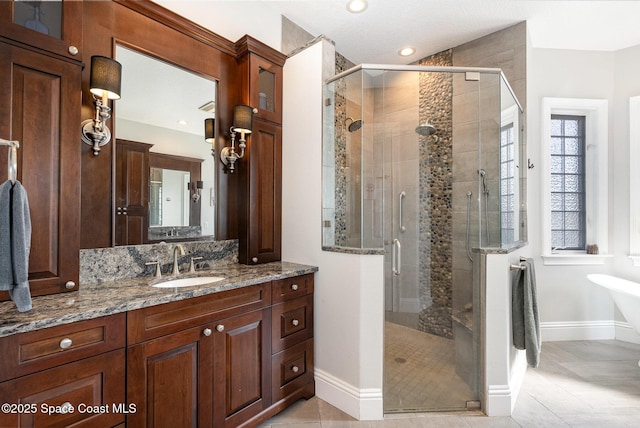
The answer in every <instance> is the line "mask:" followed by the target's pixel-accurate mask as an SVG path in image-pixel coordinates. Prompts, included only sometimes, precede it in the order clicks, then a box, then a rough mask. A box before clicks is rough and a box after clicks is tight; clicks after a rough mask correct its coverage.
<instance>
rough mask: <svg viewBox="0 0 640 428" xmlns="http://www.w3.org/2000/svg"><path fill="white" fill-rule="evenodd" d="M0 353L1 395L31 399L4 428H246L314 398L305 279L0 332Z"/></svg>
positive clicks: (5, 399)
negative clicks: (6, 333)
mask: <svg viewBox="0 0 640 428" xmlns="http://www.w3.org/2000/svg"><path fill="white" fill-rule="evenodd" d="M272 296H273V299H272ZM125 346H126V349H125ZM0 358H1V359H2V362H3V363H2V365H0V402H2V403H16V404H17V403H22V404H25V405H34V406H36V407H29V408H26V409H27V410H28V411H21V412H17V411H16V412H15V413H7V412H3V413H1V414H0V426H3V427H4V426H25V427H52V426H70V425H73V426H82V427H85V426H86V427H94V426H105V427H109V426H116V425H118V424H120V423H123V422H126V426H129V427H145V426H146V427H153V428H160V427H171V428H173V427H188V426H197V427H200V428H206V427H210V428H224V427H234V428H235V427H249V426H250V427H254V426H257V425H258V424H259V423H260V422H262V421H264V420H266V419H268V418H269V417H271V416H273V415H275V414H277V413H278V412H280V411H282V410H283V409H284V408H286V407H287V406H289V405H290V404H292V403H293V402H295V401H297V400H299V399H301V398H310V397H312V396H313V395H314V393H315V386H314V378H313V274H312V273H311V274H306V275H302V276H298V277H292V278H287V279H282V280H277V281H273V282H265V283H261V284H257V285H251V286H246V287H240V288H236V289H232V290H227V291H221V292H218V293H214V294H210V295H205V296H200V297H194V298H190V299H186V300H181V301H176V302H171V303H165V304H162V305H156V306H150V307H146V308H143V309H137V310H134V311H130V312H127V313H119V314H114V315H109V316H105V317H101V318H95V319H90V320H85V321H79V322H75V323H70V324H65V325H60V326H56V327H50V328H46V329H42V330H36V331H32V332H28V333H22V334H16V335H12V336H6V337H2V338H0ZM125 393H126V394H125ZM42 406H45V407H46V406H54V409H53V411H54V413H53V414H52V415H45V414H43V412H42V409H43V407H42ZM70 406H71V407H73V409H74V411H71V412H65V411H64V409H70V408H71V407H70ZM16 409H17V407H16ZM21 409H22V410H24V409H25V407H22V408H21ZM30 409H33V412H31V411H30ZM101 409H102V410H101ZM36 410H37V411H36ZM125 418H126V421H125ZM76 424H77V425H76Z"/></svg>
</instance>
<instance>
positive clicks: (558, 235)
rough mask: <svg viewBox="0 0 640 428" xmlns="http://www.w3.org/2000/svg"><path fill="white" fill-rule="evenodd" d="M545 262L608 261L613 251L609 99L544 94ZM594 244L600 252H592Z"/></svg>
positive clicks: (543, 222) (586, 262)
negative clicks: (589, 250) (610, 244)
mask: <svg viewBox="0 0 640 428" xmlns="http://www.w3.org/2000/svg"><path fill="white" fill-rule="evenodd" d="M542 113H543V114H542V124H543V130H542V132H543V138H542V140H543V141H542V147H543V174H544V175H543V177H544V178H543V189H542V191H543V196H542V198H543V204H542V205H543V207H542V225H543V243H542V250H543V251H542V252H543V254H542V255H543V260H544V263H545V264H548V265H549V264H560V265H567V264H570V265H576V264H602V263H604V260H605V257H606V253H607V251H608V235H607V229H608V206H609V204H608V202H609V200H608V191H607V164H608V160H607V155H608V148H607V145H608V112H607V101H606V100H593V99H572V98H544V99H543V112H542ZM589 245H596V246H597V247H598V253H599V255H592V254H589V255H587V254H586V251H585V248H586V247H587V246H589Z"/></svg>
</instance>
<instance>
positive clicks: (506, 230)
mask: <svg viewBox="0 0 640 428" xmlns="http://www.w3.org/2000/svg"><path fill="white" fill-rule="evenodd" d="M515 153H516V147H515V140H514V134H513V122H512V123H510V124H508V125H506V126H503V127H502V129H501V130H500V216H501V219H500V225H501V226H500V232H501V233H500V235H501V242H502V245H506V244H509V243H512V242H515V241H516V240H517V239H516V238H517V236H516V235H517V231H518V229H517V228H518V219H517V217H518V208H519V207H518V204H517V201H516V199H517V194H516V185H517V177H516V156H515Z"/></svg>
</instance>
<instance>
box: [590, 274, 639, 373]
mask: <svg viewBox="0 0 640 428" xmlns="http://www.w3.org/2000/svg"><path fill="white" fill-rule="evenodd" d="M587 279H588V280H589V281H591V282H593V283H594V284H597V285H600V286H602V287H604V288H606V289H607V290H609V294H610V295H611V297H612V298H613V301H614V302H615V303H616V306H618V309H620V312H622V315H624V317H625V318H626V319H627V321H628V322H629V324H631V325H632V326H633V328H634V329H635V330H636V331H637V332H638V333H640V284H639V283H637V282H632V281H627V280H626V279H622V278H616V277H615V276H611V275H602V274H590V275H587ZM638 365H639V366H640V361H638Z"/></svg>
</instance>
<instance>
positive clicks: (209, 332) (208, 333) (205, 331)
mask: <svg viewBox="0 0 640 428" xmlns="http://www.w3.org/2000/svg"><path fill="white" fill-rule="evenodd" d="M211 333H213V332H212V331H211V329H210V328H205V329H204V330H202V334H204V335H205V336H207V337H209V336H211Z"/></svg>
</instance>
